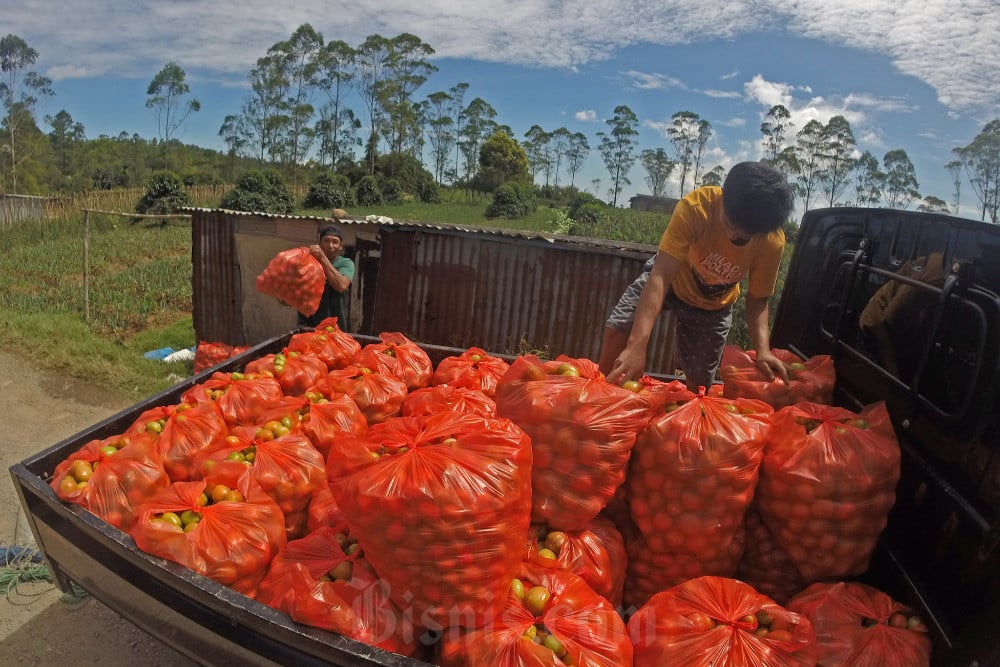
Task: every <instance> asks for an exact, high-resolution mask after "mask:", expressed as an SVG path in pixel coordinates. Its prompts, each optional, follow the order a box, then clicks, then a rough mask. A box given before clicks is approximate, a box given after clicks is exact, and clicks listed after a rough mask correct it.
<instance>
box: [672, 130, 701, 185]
mask: <svg viewBox="0 0 1000 667" xmlns="http://www.w3.org/2000/svg"><path fill="white" fill-rule="evenodd" d="M670 121H671V123H670V127H668V128H667V136H668V137H669V138H670V143H671V144H673V147H674V152H675V153H677V164H678V165H679V166H680V168H681V182H680V195H681V196H684V195H685V194H686V193H687V177H688V174H689V173H691V170H692V167H693V165H694V156H695V147H696V146H697V145H698V141H699V134H700V132H701V128H700V125H701V117H700V116H699V115H698V114H696V113H694V112H693V111H678V112H677V113H675V114H674V115H673V116H671V117H670Z"/></svg>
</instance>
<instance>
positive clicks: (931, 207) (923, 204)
mask: <svg viewBox="0 0 1000 667" xmlns="http://www.w3.org/2000/svg"><path fill="white" fill-rule="evenodd" d="M917 210H918V211H924V212H925V213H948V212H949V210H948V202H946V201H945V200H943V199H941V198H940V197H935V196H934V195H927V196H926V197H924V198H923V199H921V200H920V204H918V205H917Z"/></svg>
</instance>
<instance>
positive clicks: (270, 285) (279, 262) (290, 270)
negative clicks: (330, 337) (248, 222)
mask: <svg viewBox="0 0 1000 667" xmlns="http://www.w3.org/2000/svg"><path fill="white" fill-rule="evenodd" d="M325 288H326V273H325V272H324V271H323V265H322V264H320V262H319V260H318V259H316V258H315V257H313V256H312V253H311V252H309V248H307V247H305V246H302V247H298V248H290V249H289V250H283V251H281V252H279V253H278V254H277V255H275V256H274V258H273V259H271V261H270V262H268V264H267V266H265V267H264V270H263V271H262V272H261V274H260V275H259V276H257V291H258V292H260V293H261V294H266V295H267V296H270V297H274V298H275V299H277V300H278V301H280V302H282V303H283V304H285V305H287V306H291V307H292V308H294V309H295V310H297V311H299V312H300V313H302V314H303V315H312V314H313V313H315V312H316V311H317V310H318V309H319V302H320V300H321V299H322V298H323V290H324V289H325Z"/></svg>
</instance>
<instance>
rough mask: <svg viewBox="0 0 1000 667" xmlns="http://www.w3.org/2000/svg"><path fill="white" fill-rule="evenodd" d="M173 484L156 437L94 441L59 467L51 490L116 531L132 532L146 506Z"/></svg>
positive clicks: (116, 436)
mask: <svg viewBox="0 0 1000 667" xmlns="http://www.w3.org/2000/svg"><path fill="white" fill-rule="evenodd" d="M168 484H170V478H168V477H167V473H166V471H165V470H164V469H163V462H162V460H161V458H160V454H159V452H158V450H157V447H156V443H155V442H154V441H153V438H152V436H150V435H147V434H145V433H139V434H135V435H131V436H128V435H114V436H111V437H109V438H102V439H99V440H91V441H90V442H88V443H87V444H85V445H84V446H83V447H81V448H80V449H79V450H77V451H76V452H73V453H72V454H70V456H69V458H67V459H66V460H65V461H63V462H62V463H60V464H59V465H57V466H56V471H55V473H53V475H52V482H51V485H52V488H53V490H54V491H55V492H56V495H57V496H59V498H61V499H62V500H65V501H66V502H71V503H76V504H77V505H81V506H82V507H83V508H84V509H87V510H89V511H90V512H92V513H93V514H96V515H97V516H99V517H101V518H102V519H104V520H105V521H107V522H108V523H110V524H111V525H112V526H114V527H115V528H119V529H121V530H124V531H128V529H129V528H131V527H132V519H133V517H134V515H135V512H136V510H137V509H138V508H139V505H141V504H142V503H143V502H145V501H146V500H148V499H149V498H151V497H152V496H153V495H154V494H156V492H157V491H159V490H160V489H162V488H163V487H165V486H167V485H168Z"/></svg>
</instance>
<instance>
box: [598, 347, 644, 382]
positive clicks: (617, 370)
mask: <svg viewBox="0 0 1000 667" xmlns="http://www.w3.org/2000/svg"><path fill="white" fill-rule="evenodd" d="M645 370H646V350H644V349H639V350H637V349H634V348H633V347H632V346H629V345H626V346H625V349H624V350H622V353H621V354H619V355H618V358H617V359H615V363H614V365H613V366H612V367H611V372H610V373H608V376H607V377H608V382H611V383H612V384H619V385H620V384H621V383H623V382H625V381H626V380H636V379H638V378H639V377H640V376H641V375H642V373H643V371H645Z"/></svg>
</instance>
